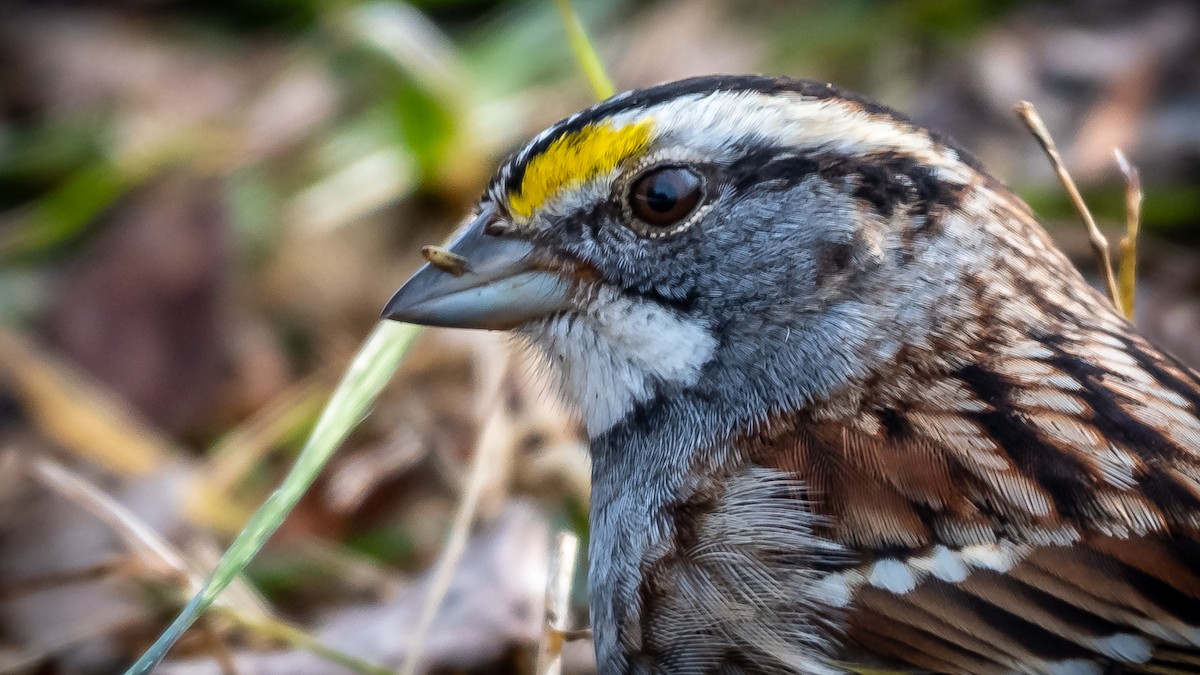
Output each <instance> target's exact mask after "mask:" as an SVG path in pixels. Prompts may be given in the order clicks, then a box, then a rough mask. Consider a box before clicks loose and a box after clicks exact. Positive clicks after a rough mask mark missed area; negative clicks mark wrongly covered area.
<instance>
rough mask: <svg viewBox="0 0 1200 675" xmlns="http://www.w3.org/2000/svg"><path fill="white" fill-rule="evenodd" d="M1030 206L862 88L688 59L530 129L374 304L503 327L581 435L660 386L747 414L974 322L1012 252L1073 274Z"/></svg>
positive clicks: (1015, 266) (832, 385)
mask: <svg viewBox="0 0 1200 675" xmlns="http://www.w3.org/2000/svg"><path fill="white" fill-rule="evenodd" d="M1028 221H1029V218H1028V212H1027V210H1026V209H1025V207H1024V206H1023V205H1022V204H1020V202H1019V201H1018V200H1016V198H1015V197H1011V194H1010V193H1008V191H1007V190H1005V189H1004V188H1003V187H1002V186H1000V185H998V184H997V183H996V182H995V181H994V180H993V179H991V178H990V177H988V176H987V175H986V174H985V173H984V172H983V171H982V170H980V169H979V168H978V167H977V165H976V164H975V163H974V162H973V160H972V159H971V158H970V157H968V156H967V155H965V154H964V153H963V152H961V151H960V150H958V149H956V148H955V147H954V146H953V145H951V144H950V143H948V142H947V141H945V140H944V139H941V138H940V137H938V136H936V135H935V134H932V133H930V132H928V131H926V130H925V129H922V128H920V127H918V126H916V125H914V124H912V123H911V122H909V121H908V120H906V119H905V118H903V117H902V116H900V115H899V114H897V113H895V112H892V111H890V110H888V109H886V108H883V107H881V106H879V105H877V104H873V103H870V102H867V101H865V100H863V99H860V98H858V97H855V96H853V95H850V94H847V93H845V92H842V91H839V90H837V89H835V88H833V87H830V86H828V85H824V84H817V83H811V82H802V81H792V80H780V79H772V78H764V77H704V78H696V79H691V80H684V81H680V82H675V83H671V84H666V85H661V86H657V87H652V88H649V89H644V90H639V91H633V92H629V93H626V94H622V95H619V96H617V97H614V98H612V99H609V100H607V101H604V102H602V103H600V104H598V105H596V106H594V107H592V108H590V109H587V110H584V111H582V112H580V113H578V114H576V115H573V116H571V117H569V118H567V119H564V120H562V121H560V122H558V123H557V124H555V125H553V126H551V127H550V128H549V129H547V130H546V131H544V132H543V133H541V134H540V135H538V136H537V137H535V138H534V139H533V140H532V141H531V142H530V143H528V144H527V145H526V146H525V147H524V148H522V149H521V150H519V151H518V152H516V153H515V154H514V155H513V156H512V157H511V158H509V159H508V160H507V161H506V162H505V163H504V164H503V165H502V166H501V168H500V170H499V171H498V172H497V174H496V176H495V177H494V178H493V179H492V181H491V183H490V185H489V186H488V188H487V190H486V193H485V196H484V197H483V199H482V200H481V202H480V203H479V205H478V208H477V209H476V211H475V212H474V215H473V216H472V217H471V218H470V219H469V222H468V223H467V224H466V225H465V226H464V228H463V229H462V230H461V231H460V233H459V234H458V235H457V237H456V238H455V239H454V240H453V241H452V243H451V244H449V246H448V248H449V254H450V256H451V257H453V258H454V264H445V263H439V262H438V261H436V260H435V261H434V262H433V263H431V264H428V265H426V266H425V267H423V268H422V269H421V270H420V271H418V272H417V273H416V275H415V276H414V277H413V278H412V279H411V280H409V281H408V282H407V284H405V286H404V287H403V288H401V289H400V291H399V292H397V294H396V295H395V296H394V297H393V298H392V300H391V301H390V303H389V304H388V306H387V308H386V309H385V311H384V316H385V317H386V318H390V319H397V320H402V321H409V322H414V323H422V324H428V325H435V326H449V327H461V328H486V329H502V330H512V331H514V332H516V333H517V334H518V335H520V336H521V337H523V338H524V339H526V340H527V341H528V342H529V343H531V344H532V345H534V346H536V347H538V348H539V349H540V350H542V351H543V352H545V353H546V354H547V355H548V356H549V358H550V360H551V362H552V363H553V364H554V365H555V366H556V370H557V371H558V372H559V373H560V375H561V379H562V383H563V390H564V392H565V393H566V395H567V397H568V398H570V399H573V400H574V402H575V403H576V404H577V405H578V406H579V407H580V409H581V410H582V411H583V412H584V417H585V421H586V423H587V427H588V430H589V432H590V433H591V434H592V435H593V436H595V435H597V434H600V433H603V432H604V431H605V430H606V429H608V428H609V427H611V426H612V425H613V424H614V423H616V422H617V421H619V420H621V419H623V418H624V417H626V416H628V415H630V414H632V413H634V412H635V411H636V409H637V407H638V406H639V405H644V404H645V403H646V402H647V401H652V400H654V399H656V398H662V397H678V396H691V397H693V398H695V399H696V400H702V401H707V402H710V403H712V404H713V405H717V406H718V407H720V406H724V408H726V409H725V410H724V411H722V414H726V415H732V416H734V417H740V418H747V419H761V418H763V417H764V416H765V415H769V414H770V413H771V411H777V410H781V409H788V408H797V407H802V406H803V405H805V404H806V402H808V401H811V400H813V399H817V398H823V397H827V396H828V395H830V394H831V393H834V392H836V391H838V390H839V389H842V388H845V387H847V386H849V385H850V384H851V383H853V382H856V381H861V380H863V379H864V378H867V377H870V376H871V375H872V374H875V375H879V374H880V372H882V370H881V369H885V367H886V365H887V364H888V363H889V362H891V361H893V360H894V358H895V356H896V354H897V353H899V352H900V351H902V350H905V349H910V350H921V349H926V350H930V351H936V350H946V348H947V345H957V346H962V347H964V348H968V347H970V346H971V344H974V343H976V342H978V341H980V340H984V339H986V337H987V336H985V335H982V333H983V332H984V330H983V328H982V327H981V324H979V322H975V323H972V319H973V318H978V317H980V316H981V315H982V314H983V313H985V312H987V311H988V307H989V298H990V299H991V300H996V299H997V298H998V297H999V296H1003V295H1005V294H1008V295H1014V296H1015V295H1020V293H1021V292H1020V290H1019V289H1017V288H1016V287H1015V286H1013V284H1015V283H1017V280H1019V278H1021V277H1022V276H1023V275H1027V274H1029V273H1030V270H1033V271H1034V273H1039V274H1040V273H1043V272H1045V273H1046V274H1050V275H1051V276H1053V275H1057V274H1059V272H1057V271H1054V270H1055V269H1056V268H1057V267H1059V266H1061V267H1062V268H1063V269H1064V270H1067V272H1066V274H1068V275H1073V274H1074V272H1073V271H1071V268H1070V265H1069V264H1065V261H1063V260H1062V259H1061V257H1059V256H1058V254H1057V253H1056V252H1054V249H1053V246H1051V245H1049V244H1048V242H1047V241H1046V240H1045V239H1044V233H1042V232H1041V230H1040V228H1038V227H1037V226H1036V225H1029V224H1028ZM998 270H1007V271H1008V272H1011V273H1005V274H1002V275H1001V276H1003V277H1004V278H1005V279H1008V278H1009V277H1011V278H1012V279H1011V280H1010V281H1004V282H1003V283H1001V282H995V283H993V280H992V277H995V276H996V274H997V273H998ZM1047 270H1048V271H1047ZM1064 283H1066V284H1067V285H1072V284H1075V283H1081V282H1077V280H1076V279H1075V278H1074V277H1072V278H1070V279H1067V280H1066V281H1065V282H1064ZM993 304H994V303H993ZM1033 314H1036V312H1035V313H1031V314H1030V315H1031V316H1032V315H1033ZM729 391H736V392H737V395H736V397H734V396H729V395H727V394H726V393H723V392H729Z"/></svg>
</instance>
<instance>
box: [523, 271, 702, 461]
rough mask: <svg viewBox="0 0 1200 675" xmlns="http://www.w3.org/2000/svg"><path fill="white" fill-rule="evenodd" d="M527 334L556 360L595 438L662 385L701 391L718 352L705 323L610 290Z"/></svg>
mask: <svg viewBox="0 0 1200 675" xmlns="http://www.w3.org/2000/svg"><path fill="white" fill-rule="evenodd" d="M521 335H522V336H524V337H525V338H527V339H528V340H529V341H530V342H531V343H532V344H533V345H535V346H536V347H538V348H539V349H540V350H541V351H542V352H543V353H544V354H545V356H546V357H547V358H548V359H550V361H551V366H552V368H553V370H555V371H557V372H558V374H559V379H560V380H561V388H562V394H563V395H564V397H566V398H567V399H568V400H569V401H570V402H571V403H572V404H574V405H576V406H578V408H579V410H580V413H581V414H582V415H583V420H584V423H585V425H586V426H587V431H588V435H589V436H592V437H595V436H597V435H599V434H601V433H603V432H604V431H606V430H608V428H609V427H611V426H612V425H613V424H615V423H616V422H617V421H618V420H620V419H621V418H622V417H624V416H625V415H626V414H628V413H629V412H630V411H631V410H633V407H634V405H636V404H637V403H640V402H642V401H645V400H647V399H649V398H650V397H651V396H652V395H653V392H654V386H655V385H656V384H660V383H671V384H679V385H683V386H688V385H692V384H695V383H696V380H697V379H699V377H700V370H701V368H703V366H704V364H705V363H707V362H708V360H709V359H710V358H712V355H713V351H714V350H715V349H716V346H717V341H716V339H715V338H714V337H713V336H712V335H711V334H710V333H709V332H708V330H707V329H706V328H705V326H704V325H703V323H701V322H700V321H697V320H694V319H688V318H685V317H682V316H680V315H679V314H677V313H676V312H673V311H671V310H669V309H666V308H664V307H662V306H660V305H658V304H656V303H654V302H650V301H639V300H632V299H629V298H627V297H624V296H622V295H621V294H620V293H619V292H617V291H616V290H614V289H611V288H606V287H601V288H600V290H599V291H598V293H597V295H596V297H595V298H594V299H593V300H591V301H590V302H589V303H588V309H587V311H586V313H585V314H570V315H565V316H559V317H555V318H553V319H550V320H547V321H541V322H537V323H534V324H531V325H530V326H528V327H526V328H523V329H522V330H521Z"/></svg>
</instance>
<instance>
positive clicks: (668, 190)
mask: <svg viewBox="0 0 1200 675" xmlns="http://www.w3.org/2000/svg"><path fill="white" fill-rule="evenodd" d="M703 192H704V184H703V182H702V181H701V180H700V176H698V175H696V174H695V173H694V172H692V171H691V170H689V169H686V168H684V167H680V166H668V167H661V168H656V169H651V170H650V171H647V172H646V173H644V174H642V175H641V176H639V177H638V178H637V179H636V180H634V181H633V184H632V185H631V186H630V188H629V208H630V210H632V211H633V215H635V216H637V218H638V220H641V221H642V222H644V223H646V224H647V225H652V226H654V227H668V226H670V225H674V224H675V223H678V222H679V221H681V220H683V219H684V218H686V217H687V216H689V215H691V213H692V211H694V210H695V209H696V205H697V204H699V203H700V198H701V197H702V196H703Z"/></svg>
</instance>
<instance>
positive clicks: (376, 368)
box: [126, 321, 420, 675]
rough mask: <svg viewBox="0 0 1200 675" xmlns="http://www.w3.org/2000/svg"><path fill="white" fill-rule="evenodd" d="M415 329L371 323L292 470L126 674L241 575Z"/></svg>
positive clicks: (160, 651)
mask: <svg viewBox="0 0 1200 675" xmlns="http://www.w3.org/2000/svg"><path fill="white" fill-rule="evenodd" d="M419 332H420V328H419V327H418V326H412V325H409V324H401V323H393V322H390V321H384V322H380V323H379V324H378V325H376V326H375V329H374V330H373V331H372V332H371V335H370V336H369V337H367V339H366V341H365V342H364V343H363V346H362V347H361V348H360V349H359V351H358V354H356V355H355V357H354V359H353V360H352V361H351V362H350V367H349V368H348V369H347V371H346V374H345V375H344V376H343V377H342V381H341V382H340V383H339V384H338V387H337V389H336V390H334V392H333V396H331V397H330V399H329V403H328V404H327V405H326V406H325V409H324V410H323V411H322V412H321V416H320V418H319V419H318V420H317V424H316V426H315V427H314V428H313V432H312V435H310V436H309V438H308V441H307V442H306V443H305V444H304V448H303V449H302V450H301V451H300V455H299V457H297V458H296V463H295V465H293V466H292V470H291V471H290V472H288V475H287V477H286V478H284V480H283V482H282V483H281V484H280V485H279V487H278V488H276V490H275V491H274V492H273V493H271V496H270V497H268V498H267V500H266V501H265V502H264V503H263V505H262V506H261V507H259V509H258V511H257V512H255V514H254V516H253V517H251V519H250V522H249V523H247V524H246V527H245V528H243V529H242V531H241V532H240V533H239V534H238V536H237V538H236V539H235V540H234V542H233V544H232V545H230V547H229V550H227V551H226V552H225V555H223V556H221V560H220V561H219V562H217V567H216V569H214V570H213V573H212V575H210V576H209V578H208V579H207V580H205V582H204V586H203V587H202V588H201V589H200V591H199V592H197V593H196V594H195V595H194V596H192V599H191V600H190V601H188V603H187V605H186V606H185V607H184V608H183V610H182V611H181V612H180V613H179V615H178V616H177V617H175V620H174V621H173V622H172V623H171V625H170V626H169V627H168V628H167V630H165V631H163V633H162V635H160V636H159V637H158V640H156V641H155V643H154V644H153V645H151V647H150V649H148V650H147V651H146V653H145V654H143V655H142V656H141V658H139V659H138V660H137V661H136V662H135V663H134V664H133V665H132V666H131V667H130V668H129V670H127V671H126V675H144V674H146V673H149V672H150V671H151V670H153V669H154V667H155V666H157V665H158V664H159V663H160V662H161V661H162V660H163V658H164V657H165V656H166V654H167V651H168V650H170V648H171V646H172V645H174V644H175V642H176V641H178V640H179V638H180V636H182V635H183V633H184V631H186V630H187V629H188V627H190V626H191V625H192V624H193V623H194V622H195V621H196V619H197V618H199V617H200V615H201V614H203V613H204V611H205V610H207V609H208V608H209V607H210V606H211V605H212V603H213V601H214V600H216V598H217V596H218V595H220V593H221V591H223V590H224V589H225V587H226V586H228V585H229V584H230V582H232V581H233V580H234V579H235V578H237V576H238V575H239V574H241V572H242V570H243V569H244V568H245V567H246V565H247V564H248V563H249V562H250V560H251V558H253V557H254V556H255V554H257V553H258V551H259V550H260V549H262V547H263V545H264V544H265V543H266V542H267V539H269V538H270V537H271V535H272V534H274V533H275V530H277V529H278V528H279V525H280V524H281V523H283V520H284V518H286V517H287V514H288V513H289V512H290V511H291V510H292V507H294V506H295V505H296V502H298V501H299V500H300V497H301V496H303V495H304V492H305V491H306V490H307V489H308V488H309V486H310V485H312V483H313V481H314V480H315V479H316V477H317V475H318V474H319V473H320V472H321V469H322V468H324V466H325V463H326V462H327V461H328V460H329V458H330V457H331V456H332V455H333V452H334V451H335V450H337V448H338V446H339V445H341V443H342V441H344V440H345V439H346V436H348V435H349V434H350V431H351V430H353V429H354V427H355V426H356V425H357V424H358V422H359V421H360V420H361V419H362V418H363V417H364V416H365V415H366V413H367V410H368V409H369V408H370V407H371V404H372V403H374V402H375V399H376V398H377V397H378V396H379V393H380V392H381V391H382V390H383V387H384V386H385V385H386V384H387V383H388V381H389V380H390V379H391V378H392V375H393V374H394V373H395V372H396V369H397V368H398V367H399V366H400V361H401V359H403V357H404V354H405V353H406V352H407V351H408V348H409V346H410V345H411V344H412V342H413V339H414V338H415V337H416V336H417V335H418V333H419Z"/></svg>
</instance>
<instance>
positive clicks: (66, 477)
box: [27, 457, 199, 588]
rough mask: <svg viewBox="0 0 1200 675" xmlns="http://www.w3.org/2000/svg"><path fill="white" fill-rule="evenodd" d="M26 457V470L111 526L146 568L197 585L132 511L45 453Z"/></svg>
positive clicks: (177, 557) (178, 558)
mask: <svg viewBox="0 0 1200 675" xmlns="http://www.w3.org/2000/svg"><path fill="white" fill-rule="evenodd" d="M27 461H28V467H29V468H28V471H29V474H30V475H31V476H32V477H33V478H34V479H35V480H37V481H38V482H39V483H42V484H43V485H45V486H46V487H48V488H50V489H51V490H53V491H55V492H57V493H58V494H60V495H62V496H63V497H66V498H67V499H69V500H71V501H72V502H74V503H76V504H78V505H79V506H80V508H82V509H84V510H85V511H87V512H89V513H91V514H92V515H94V516H95V517H96V518H97V519H99V520H100V521H101V522H103V523H104V524H106V525H108V526H109V527H110V528H112V530H113V532H115V533H116V534H117V536H119V537H120V538H121V540H122V541H123V542H124V543H125V546H126V548H128V549H129V550H130V551H131V552H133V553H134V555H136V556H137V558H138V560H139V561H140V562H141V563H142V564H143V566H144V569H145V570H147V571H149V572H151V573H152V574H154V575H155V576H158V577H159V578H163V579H179V580H187V581H188V582H189V583H190V585H192V586H194V587H195V588H199V579H196V578H194V577H193V575H191V574H190V572H189V570H188V567H187V563H186V562H185V561H184V558H183V556H182V555H180V554H179V553H178V552H177V551H175V549H173V548H172V547H171V545H170V544H168V543H167V542H166V541H164V540H163V539H162V538H161V537H159V536H158V534H156V533H155V532H154V531H153V530H151V529H150V528H149V527H148V526H147V525H146V524H145V523H143V522H142V521H141V520H140V519H138V517H137V516H136V515H134V514H133V512H132V511H130V510H129V509H127V508H125V507H124V506H123V505H121V504H119V503H117V501H116V500H115V499H113V498H112V497H111V496H109V495H108V494H106V493H105V492H104V491H103V490H101V489H100V488H98V487H96V486H95V485H93V484H92V483H90V482H88V481H86V480H84V479H83V478H80V477H79V476H77V475H75V474H73V473H71V472H70V471H68V470H67V469H66V468H65V467H63V466H62V465H61V464H59V463H57V462H55V461H53V460H51V459H50V458H48V457H32V458H30V459H28V460H27Z"/></svg>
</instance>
